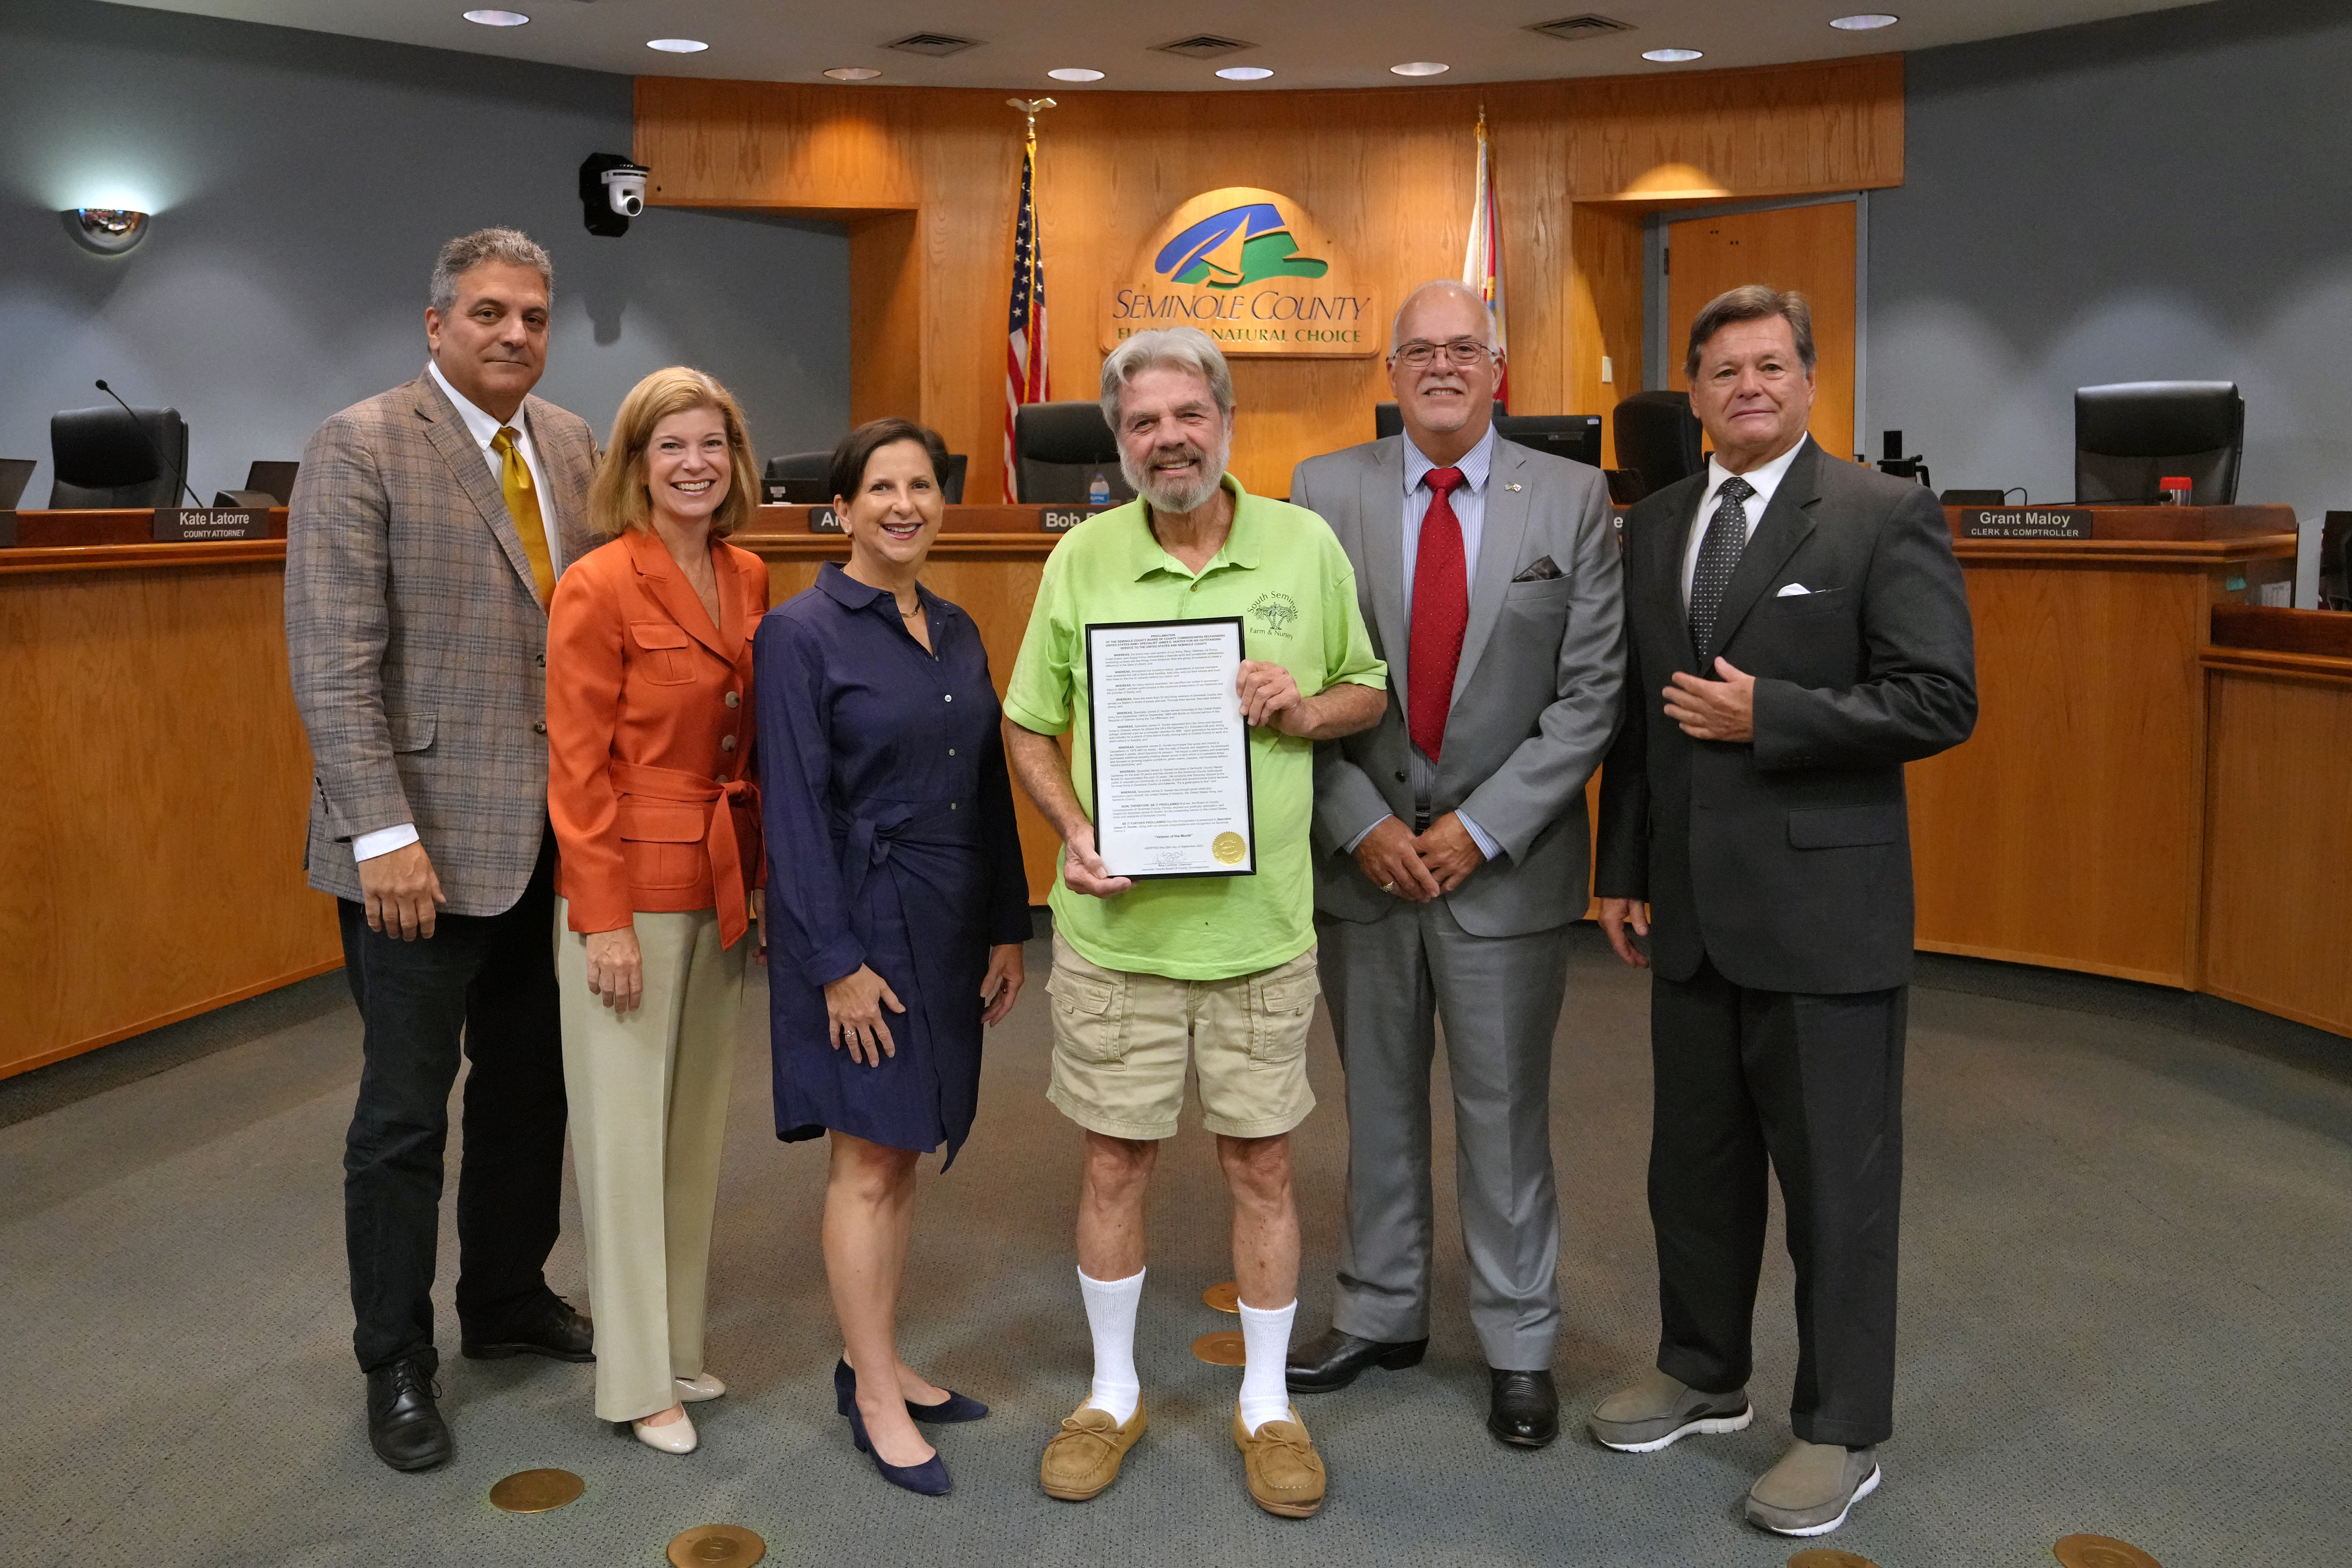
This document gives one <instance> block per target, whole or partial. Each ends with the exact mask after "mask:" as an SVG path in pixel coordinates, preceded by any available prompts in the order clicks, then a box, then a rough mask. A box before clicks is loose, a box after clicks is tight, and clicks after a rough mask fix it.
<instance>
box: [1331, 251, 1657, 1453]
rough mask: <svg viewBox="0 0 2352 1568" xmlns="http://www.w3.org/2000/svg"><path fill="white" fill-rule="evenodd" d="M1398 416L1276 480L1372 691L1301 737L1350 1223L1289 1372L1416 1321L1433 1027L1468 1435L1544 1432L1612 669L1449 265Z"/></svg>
mask: <svg viewBox="0 0 2352 1568" xmlns="http://www.w3.org/2000/svg"><path fill="white" fill-rule="evenodd" d="M1390 341H1391V351H1390V355H1389V378H1390V384H1391V386H1392V387H1393V388H1394V389H1395V391H1396V395H1397V406H1398V409H1399V410H1400V412H1401V413H1402V415H1403V417H1404V434H1403V435H1402V437H1391V438H1389V439H1387V440H1381V441H1374V442H1371V443H1370V444H1369V445H1366V446H1361V447H1349V449H1348V450H1346V451H1343V452H1334V453H1331V454H1329V455H1328V456H1325V457H1320V458H1309V459H1308V460H1307V461H1306V462H1304V463H1302V464H1300V465H1299V466H1298V470H1297V473H1296V474H1295V475H1293V476H1292V479H1291V481H1290V499H1291V500H1292V501H1293V502H1295V503H1296V504H1297V505H1299V506H1303V507H1306V508H1307V509H1308V510H1312V511H1316V512H1318V513H1320V514H1321V515H1322V517H1323V518H1324V520H1325V521H1328V522H1329V523H1330V525H1331V528H1332V530H1333V531H1334V532H1336V533H1337V534H1338V535H1339V542H1340V543H1341V544H1343V545H1344V546H1345V547H1346V548H1347V552H1348V558H1349V561H1351V562H1352V563H1354V564H1355V568H1356V584H1357V593H1358V595H1359V597H1360V601H1361V603H1362V605H1363V612H1364V618H1365V620H1366V621H1367V622H1368V623H1369V624H1370V626H1371V629H1372V639H1373V647H1374V648H1375V650H1376V651H1377V652H1378V653H1379V654H1380V656H1381V658H1384V659H1386V660H1387V661H1388V666H1389V682H1390V700H1389V705H1388V710H1387V711H1386V713H1385V714H1384V715H1383V717H1382V718H1381V721H1380V723H1379V724H1378V725H1376V726H1375V727H1373V728H1372V729H1370V730H1367V731H1361V732H1360V733H1358V734H1356V735H1352V736H1349V738H1348V739H1346V740H1344V741H1339V742H1332V743H1329V744H1327V745H1325V746H1323V747H1321V748H1319V749H1318V752H1317V756H1316V775H1315V837H1316V844H1315V847H1316V851H1317V854H1316V868H1315V907H1316V926H1317V931H1318V941H1319V942H1320V944H1321V952H1322V972H1323V990H1324V994H1325V996H1326V997H1327V998H1328V1002H1329V1005H1330V1008H1331V1023H1332V1028H1333V1031H1334V1032H1335V1033H1336V1034H1337V1036H1338V1037H1339V1053H1340V1059H1341V1060H1342V1062H1343V1063H1344V1064H1345V1066H1346V1068H1347V1075H1348V1079H1347V1089H1348V1131H1349V1154H1348V1224H1347V1236H1346V1240H1345V1244H1344V1246H1343V1247H1342V1250H1341V1252H1340V1260H1339V1303H1338V1306H1337V1308H1336V1310H1334V1311H1333V1313H1332V1327H1331V1330H1330V1331H1329V1332H1328V1333H1326V1334H1324V1335H1323V1336H1322V1337H1321V1338H1319V1339H1318V1340H1315V1341H1313V1342H1310V1343H1308V1344H1306V1345H1303V1346H1301V1347H1300V1348H1299V1349H1298V1350H1297V1351H1296V1352H1293V1353H1292V1355H1291V1358H1290V1365H1289V1382H1290V1386H1291V1387H1292V1388H1293V1389H1295V1390H1297V1391H1299V1392H1301V1393H1313V1392H1318V1391H1321V1390H1326V1389H1334V1388H1339V1387H1342V1386H1344V1385H1346V1384H1349V1383H1351V1382H1353V1381H1354V1380H1355V1378H1356V1377H1357V1376H1358V1375H1359V1374H1360V1373H1362V1372H1363V1370H1364V1369H1365V1368H1366V1367H1368V1366H1374V1365H1378V1366H1383V1367H1390V1368H1396V1367H1405V1366H1411V1365H1412V1364H1413V1363H1416V1362H1418V1361H1419V1360H1420V1359H1421V1357H1422V1352H1423V1349H1424V1348H1425V1347H1426V1346H1427V1344H1428V1342H1429V1274H1430V1250H1431V1231H1432V1216H1431V1198H1430V1171H1429V1141H1430V1131H1429V1119H1430V1107H1429V1094H1430V1088H1429V1085H1430V1067H1431V1062H1432V1059H1433V1055H1434V1052H1435V1048H1436V1036H1435V1028H1434V1023H1435V1020H1436V1019H1437V1018H1440V1017H1442V1018H1443V1019H1444V1025H1445V1048H1446V1061H1447V1070H1448V1075H1449V1077H1450V1078H1451V1079H1452V1080H1453V1085H1454V1144H1455V1153H1456V1159H1455V1166H1456V1182H1455V1185H1456V1191H1457V1194H1458V1197H1459V1201H1460V1205H1461V1211H1462V1231H1463V1239H1464V1242H1465V1246H1466V1247H1467V1249H1468V1252H1469V1257H1470V1272H1471V1280H1472V1283H1471V1302H1470V1316H1471V1321H1472V1322H1473V1323H1474V1324H1475V1327H1476V1329H1477V1332H1478V1339H1479V1342H1480V1344H1481V1346H1482V1347H1483V1348H1484V1350H1485V1352H1486V1363H1487V1365H1488V1367H1489V1368H1490V1369H1491V1370H1490V1374H1489V1383H1490V1386H1489V1404H1488V1412H1487V1419H1486V1426H1487V1429H1488V1430H1489V1431H1491V1432H1493V1433H1494V1435H1495V1436H1497V1437H1499V1438H1501V1439H1502V1440H1503V1441H1505V1442H1507V1443H1511V1444H1515V1445H1517V1446H1519V1447H1530V1448H1539V1447H1543V1446H1544V1445H1545V1444H1547V1443H1549V1442H1550V1441H1551V1440H1552V1438H1553V1437H1554V1436H1558V1434H1559V1395H1558V1394H1557V1393H1556V1392H1555V1391H1554V1389H1553V1386H1552V1379H1551V1359H1552V1348H1553V1344H1554V1342H1555V1341H1556V1340H1557V1338H1558V1336H1559V1283H1558V1279H1557V1278H1556V1275H1557V1270H1558V1266H1559V1197H1558V1194H1557V1193H1556V1192H1555V1190H1554V1186H1553V1178H1552V1163H1551V1103H1550V1100H1551V1094H1550V1085H1551V1048H1552V1034H1553V1031H1554V1029H1555V1027H1556V1026H1557V1025H1558V1022H1559V1007H1560V998H1561V995H1562V993H1563V991H1564V990H1565V987H1566V984H1567V962H1568V957H1567V928H1568V926H1569V924H1570V922H1571V921H1575V920H1577V919H1579V918H1580V917H1581V916H1582V915H1583V913H1584V887H1585V875H1586V861H1587V858H1588V848H1587V845H1588V837H1589V834H1588V828H1587V826H1586V820H1585V810H1584V786H1585V781H1586V780H1587V779H1588V778H1590V777H1591V774H1592V771H1593V769H1594V768H1595V767H1596V766H1597V765H1598V764H1599V763H1600V761H1601V755H1602V753H1603V752H1605V751H1606V750H1607V748H1608V744H1609V737H1610V734H1611V732H1612V731H1613V730H1614V729H1615V727H1616V723H1617V717H1618V696H1619V690H1618V689H1619V685H1620V682H1621V681H1622V669H1623V664H1622V661H1623V652H1622V645H1621V628H1620V613H1621V605H1620V601H1619V571H1618V552H1617V545H1616V542H1615V540H1614V538H1613V536H1612V531H1611V527H1610V520H1609V504H1608V500H1609V498H1608V490H1607V487H1606V485H1605V484H1604V483H1603V482H1602V479H1601V474H1600V472H1599V470H1597V469H1594V468H1587V467H1585V466H1583V465H1582V464H1580V463H1570V462H1564V461H1562V460H1561V459H1559V458H1553V457H1549V456H1547V455H1545V454H1542V453H1538V452H1535V451H1531V450H1529V449H1528V448H1527V447H1518V446H1514V445H1512V444H1511V443H1509V442H1507V441H1502V440H1500V439H1498V437H1496V432H1495V427H1494V398H1495V388H1496V384H1497V382H1498V381H1499V380H1500V377H1501V372H1502V363H1501V359H1500V356H1499V355H1498V354H1497V353H1496V352H1495V340H1494V323H1493V318H1492V316H1491V315H1490V314H1489V312H1488V311H1487V310H1486V304H1485V302H1484V301H1483V300H1480V299H1479V297H1478V295H1477V293H1476V292H1475V290H1473V289H1469V288H1468V287H1466V286H1465V285H1464V284H1461V283H1455V282H1439V283H1429V284H1424V285H1423V286H1422V287H1421V288H1420V289H1415V290H1414V291H1413V292H1412V295H1410V296H1409V297H1408V298H1407V299H1406V300H1405V302H1404V307H1403V309H1402V310H1399V311H1398V312H1397V318H1396V323H1395V326H1394V328H1393V331H1392V332H1391V340H1390Z"/></svg>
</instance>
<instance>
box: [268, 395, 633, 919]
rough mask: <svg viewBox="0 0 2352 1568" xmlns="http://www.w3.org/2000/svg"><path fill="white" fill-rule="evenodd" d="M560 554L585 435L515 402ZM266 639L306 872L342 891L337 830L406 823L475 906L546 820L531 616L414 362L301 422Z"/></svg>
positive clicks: (456, 433) (581, 470)
mask: <svg viewBox="0 0 2352 1568" xmlns="http://www.w3.org/2000/svg"><path fill="white" fill-rule="evenodd" d="M523 410H524V415H525V416H526V417H527V418H528V419H529V420H530V435H531V441H532V444H533V445H534V446H536V447H537V448H538V450H539V466H540V468H541V469H542V470H543V471H544V473H545V476H546V479H547V488H548V489H549V491H550V492H551V493H550V494H548V495H546V496H542V497H541V501H540V504H541V516H542V518H544V519H545V520H546V521H547V522H548V524H549V526H550V527H551V528H554V529H557V530H559V531H560V535H559V536H560V538H561V539H562V554H563V560H564V562H565V563H566V564H569V563H572V562H574V561H577V560H579V559H580V557H581V556H582V555H583V554H585V553H586V552H588V551H589V550H590V549H591V548H593V546H594V544H595V542H596V541H595V540H594V539H593V537H592V536H591V535H590V534H589V532H588V531H587V527H586V522H587V515H588V506H587V501H588V479H589V476H590V475H591V474H593V472H594V471H595V467H596V438H595V437H594V436H593V434H592V433H591V432H590V431H589V428H588V426H587V424H586V422H585V421H583V419H581V418H580V417H579V416H577V415H573V414H567V413H565V412H564V411H563V410H562V409H561V408H558V407H556V406H555V405H553V404H551V403H546V402H542V401H541V400H540V399H539V398H536V397H530V398H526V399H524V401H523ZM286 648H287V655H288V658H289V663H290V664H291V666H292V672H293V678H294V700H295V702H296V704H297V706H299V708H300V709H301V711H302V723H303V726H304V728H305V729H307V730H308V731H310V756H311V765H312V768H313V770H314V773H315V774H316V781H315V784H314V787H313V790H312V794H311V800H310V844H309V847H308V849H307V851H306V853H305V855H304V857H303V863H304V865H305V866H306V867H307V868H309V870H310V886H312V887H313V888H316V889H319V890H320V892H324V893H332V894H334V895H336V896H337V897H338V898H344V899H357V898H358V897H359V896H360V879H359V868H358V866H357V865H356V864H355V863H354V862H353V861H352V850H351V841H352V838H353V837H356V836H358V835H360V834H362V833H373V832H375V831H377V830H378V829H380V828H385V827H394V826H399V825H400V824H401V823H404V822H413V823H415V825H416V831H417V835H418V837H420V838H422V839H423V841H424V844H425V853H427V854H428V855H430V856H432V858H433V868H434V870H435V871H436V873H438V875H439V876H440V879H441V890H442V892H443V893H444V894H445V895H446V897H447V899H448V900H449V902H448V911H449V912H450V913H452V914H460V915H494V914H499V913H501V912H503V911H504V910H509V909H510V908H512V907H513V905H514V902H515V900H517V899H519V898H520V897H521V896H522V892H523V889H524V887H525V885H526V884H528V883H529V882H530V873H531V868H532V866H533V865H534V864H535V863H536V862H537V860H538V858H539V849H540V837H541V832H542V831H543V830H544V828H545V826H546V823H547V612H546V611H545V610H543V609H541V607H540V603H539V597H538V594H537V592H536V590H535V588H534V586H533V584H532V581H531V573H530V560H529V558H528V557H526V556H525V555H524V554H523V549H522V539H521V536H520V535H519V534H518V533H516V531H515V526H514V521H513V519H512V518H510V517H509V516H508V515H507V507H506V500H505V497H504V496H503V495H502V494H501V493H500V492H499V483H498V480H497V479H496V478H495V477H494V476H493V475H492V474H491V473H490V467H489V464H488V462H486V461H485V460H484V459H483V458H482V452H481V448H480V447H477V446H475V445H474V438H473V437H472V435H471V434H470V433H468V432H467V429H466V426H465V422H464V421H463V420H462V419H460V418H459V417H458V416H457V407H456V406H455V405H453V404H451V403H450V401H449V399H448V397H447V396H446V395H444V394H443V392H442V391H441V388H440V387H439V385H437V384H436V383H435V382H434V380H433V378H432V376H431V375H429V374H426V375H420V376H418V377H417V378H416V379H415V381H412V382H410V383H408V384H406V385H405V386H396V387H394V388H393V389H392V390H391V391H390V392H385V393H381V394H379V395H376V396H374V397H371V398H369V399H368V400H367V401H366V402H364V403H359V404H354V405H352V406H351V407H349V408H346V409H344V410H343V411H342V412H341V414H338V415H336V416H334V417H332V418H331V419H329V420H328V421H327V422H326V423H325V424H324V425H321V426H320V427H319V429H318V433H317V434H315V435H313V436H312V437H310V445H309V446H308V447H305V448H304V449H303V452H302V468H301V472H300V474H299V476H298V477H297V479H295V483H294V495H293V499H292V503H291V506H290V507H289V513H288V517H287V529H286Z"/></svg>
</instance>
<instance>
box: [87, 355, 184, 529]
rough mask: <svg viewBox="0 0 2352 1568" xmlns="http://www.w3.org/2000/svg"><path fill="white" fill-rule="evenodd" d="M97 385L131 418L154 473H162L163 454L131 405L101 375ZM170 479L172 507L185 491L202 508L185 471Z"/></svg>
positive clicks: (182, 470)
mask: <svg viewBox="0 0 2352 1568" xmlns="http://www.w3.org/2000/svg"><path fill="white" fill-rule="evenodd" d="M97 384H98V389H99V391H100V392H102V393H104V394H106V395H107V396H109V397H111V398H113V399H114V401H115V403H116V405H118V406H120V407H121V410H122V412H123V413H125V414H127V415H129V416H131V428H132V429H133V430H136V431H138V432H139V438H140V439H141V440H142V441H144V442H146V443H147V455H148V456H149V457H151V458H154V459H155V471H156V472H157V473H159V474H160V473H162V472H163V467H164V464H163V452H162V451H161V450H160V449H158V448H157V447H156V445H155V437H152V436H150V435H149V434H147V426H144V425H142V424H141V423H139V416H138V414H137V413H136V412H135V411H134V410H133V409H132V408H131V405H129V404H128V403H124V402H123V401H122V395H121V393H119V392H117V391H115V390H114V388H112V387H110V386H109V385H107V384H106V377H104V376H102V375H101V376H100V377H99V378H98V383H97ZM172 478H173V480H174V481H175V483H176V488H175V489H173V492H172V500H173V504H174V505H177V504H178V502H179V499H180V498H179V492H180V491H181V490H187V492H188V499H189V500H192V501H195V503H196V505H197V506H198V507H199V508H202V507H203V505H204V504H205V503H204V502H203V501H201V500H196V492H195V491H194V489H190V488H189V485H188V475H187V470H186V469H185V468H182V469H180V471H178V472H177V473H174V474H173V476H172Z"/></svg>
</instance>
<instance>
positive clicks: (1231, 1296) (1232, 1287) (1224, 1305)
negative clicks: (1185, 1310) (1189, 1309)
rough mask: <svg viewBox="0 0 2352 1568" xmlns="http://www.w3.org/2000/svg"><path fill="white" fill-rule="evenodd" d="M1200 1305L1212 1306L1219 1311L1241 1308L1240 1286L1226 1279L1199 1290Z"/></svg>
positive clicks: (1235, 1310)
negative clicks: (1221, 1282) (1219, 1283)
mask: <svg viewBox="0 0 2352 1568" xmlns="http://www.w3.org/2000/svg"><path fill="white" fill-rule="evenodd" d="M1201 1305H1202V1306H1203V1307H1214V1308H1215V1309H1216V1310H1218V1311H1220V1312H1238V1311H1240V1310H1242V1288H1241V1287H1240V1286H1239V1285H1236V1284H1235V1283H1234V1282H1233V1281H1232V1280H1230V1279H1228V1280H1226V1281H1225V1282H1224V1283H1223V1284H1222V1285H1212V1286H1210V1287H1209V1288H1208V1289H1205V1290H1203V1291H1202V1292H1201Z"/></svg>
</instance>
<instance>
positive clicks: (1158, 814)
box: [1087, 616, 1257, 879]
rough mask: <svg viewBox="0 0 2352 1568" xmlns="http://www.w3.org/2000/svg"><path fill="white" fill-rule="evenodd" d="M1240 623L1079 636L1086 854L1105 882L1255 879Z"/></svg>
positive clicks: (1113, 627) (1112, 627)
mask: <svg viewBox="0 0 2352 1568" xmlns="http://www.w3.org/2000/svg"><path fill="white" fill-rule="evenodd" d="M1241 662H1242V619H1241V617H1240V616H1218V617H1215V618H1213V619H1208V620H1198V621H1127V622H1118V623H1097V624H1094V625H1090V626H1087V742H1088V749H1089V751H1090V752H1091V761H1092V763H1093V764H1094V781H1095V801H1094V815H1095V851H1096V853H1097V854H1098V855H1100V856H1101V857H1102V860H1103V864H1104V865H1105V866H1106V867H1107V868H1108V869H1109V871H1110V874H1111V875H1112V876H1114V877H1134V878H1138V879H1142V878H1150V877H1250V876H1255V875H1256V874H1257V824H1256V820H1255V816H1253V814H1252V812H1251V808H1250V807H1251V802H1250V759H1249V726H1248V725H1247V724H1245V723H1244V722H1243V721H1242V704H1241V697H1240V694H1239V693H1238V692H1237V691H1236V690H1235V689H1234V684H1235V682H1236V681H1237V680H1238V679H1239V677H1240V670H1241Z"/></svg>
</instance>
